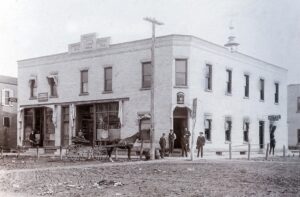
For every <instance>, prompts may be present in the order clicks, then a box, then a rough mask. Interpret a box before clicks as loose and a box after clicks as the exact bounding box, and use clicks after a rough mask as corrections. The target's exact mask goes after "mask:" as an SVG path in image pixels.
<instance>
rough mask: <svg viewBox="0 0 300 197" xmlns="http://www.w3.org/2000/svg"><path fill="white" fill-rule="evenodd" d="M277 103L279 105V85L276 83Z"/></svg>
mask: <svg viewBox="0 0 300 197" xmlns="http://www.w3.org/2000/svg"><path fill="white" fill-rule="evenodd" d="M274 85H275V95H274V96H275V97H274V99H275V103H279V83H275V84H274Z"/></svg>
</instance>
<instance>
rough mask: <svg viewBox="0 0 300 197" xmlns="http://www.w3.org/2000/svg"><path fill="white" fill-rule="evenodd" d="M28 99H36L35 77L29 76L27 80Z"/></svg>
mask: <svg viewBox="0 0 300 197" xmlns="http://www.w3.org/2000/svg"><path fill="white" fill-rule="evenodd" d="M29 88H30V98H31V99H32V98H36V97H37V79H36V76H31V77H30V79H29Z"/></svg>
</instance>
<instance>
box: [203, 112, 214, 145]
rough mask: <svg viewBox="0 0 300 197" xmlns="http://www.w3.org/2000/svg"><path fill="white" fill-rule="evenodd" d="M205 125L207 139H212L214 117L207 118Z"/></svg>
mask: <svg viewBox="0 0 300 197" xmlns="http://www.w3.org/2000/svg"><path fill="white" fill-rule="evenodd" d="M204 121H205V122H204V124H205V125H204V126H205V130H204V132H205V138H206V140H207V141H211V123H212V119H209V118H205V120H204Z"/></svg>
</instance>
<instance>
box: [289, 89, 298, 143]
mask: <svg viewBox="0 0 300 197" xmlns="http://www.w3.org/2000/svg"><path fill="white" fill-rule="evenodd" d="M287 104H288V106H287V111H288V131H289V147H290V148H296V147H299V146H300V84H291V85H289V86H288V103H287Z"/></svg>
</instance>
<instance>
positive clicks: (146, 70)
mask: <svg viewBox="0 0 300 197" xmlns="http://www.w3.org/2000/svg"><path fill="white" fill-rule="evenodd" d="M151 76H152V65H151V62H143V63H142V88H150V87H151V79H152V77H151Z"/></svg>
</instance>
